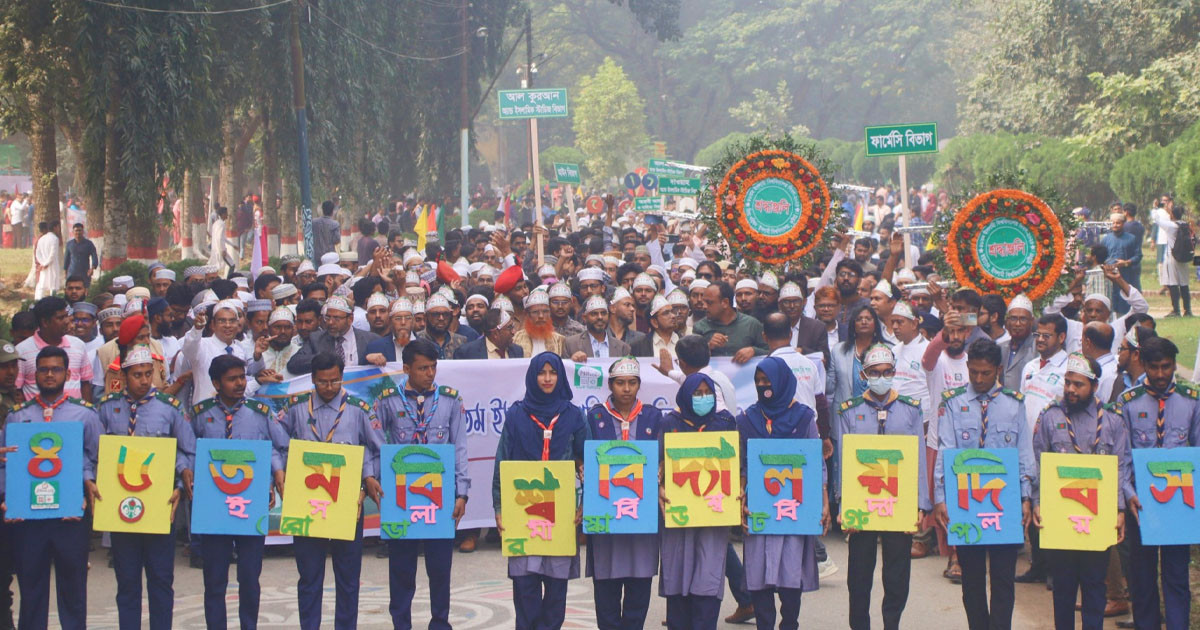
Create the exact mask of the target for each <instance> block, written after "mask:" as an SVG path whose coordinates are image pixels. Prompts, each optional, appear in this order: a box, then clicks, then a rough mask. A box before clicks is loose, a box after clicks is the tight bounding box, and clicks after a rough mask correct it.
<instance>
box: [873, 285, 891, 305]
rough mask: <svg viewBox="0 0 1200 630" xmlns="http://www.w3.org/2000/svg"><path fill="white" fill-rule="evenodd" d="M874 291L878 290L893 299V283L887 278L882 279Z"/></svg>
mask: <svg viewBox="0 0 1200 630" xmlns="http://www.w3.org/2000/svg"><path fill="white" fill-rule="evenodd" d="M872 291H873V292H874V291H878V292H880V293H882V294H884V295H886V296H887V299H889V300H890V299H892V283H891V282H888V281H887V280H880V281H879V283H878V284H876V285H875V288H874V289H872Z"/></svg>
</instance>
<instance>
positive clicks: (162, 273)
mask: <svg viewBox="0 0 1200 630" xmlns="http://www.w3.org/2000/svg"><path fill="white" fill-rule="evenodd" d="M154 279H155V280H170V281H171V282H174V281H175V272H174V271H171V270H170V269H167V268H166V267H163V268H162V269H155V270H154Z"/></svg>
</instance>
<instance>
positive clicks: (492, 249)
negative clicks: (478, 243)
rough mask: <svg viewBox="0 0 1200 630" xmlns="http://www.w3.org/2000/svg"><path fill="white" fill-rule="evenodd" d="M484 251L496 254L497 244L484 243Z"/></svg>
mask: <svg viewBox="0 0 1200 630" xmlns="http://www.w3.org/2000/svg"><path fill="white" fill-rule="evenodd" d="M483 252H484V253H485V254H495V253H496V246H495V245H492V244H491V243H488V244H487V245H484V246H483Z"/></svg>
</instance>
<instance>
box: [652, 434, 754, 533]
mask: <svg viewBox="0 0 1200 630" xmlns="http://www.w3.org/2000/svg"><path fill="white" fill-rule="evenodd" d="M739 448H740V442H739V441H738V434H737V432H736V431H715V432H713V433H667V434H666V435H664V436H663V454H664V459H665V461H664V464H663V476H664V477H665V479H663V487H664V488H665V492H666V495H667V506H666V508H665V510H666V513H665V514H664V515H663V519H664V522H665V523H666V526H667V527H718V526H723V525H740V524H741V523H742V505H741V501H739V500H738V495H739V494H741V488H742V480H741V468H740V466H739V464H738V450H739Z"/></svg>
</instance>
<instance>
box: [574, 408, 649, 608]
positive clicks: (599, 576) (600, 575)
mask: <svg viewBox="0 0 1200 630" xmlns="http://www.w3.org/2000/svg"><path fill="white" fill-rule="evenodd" d="M587 423H588V430H589V434H590V436H591V439H593V440H655V441H657V440H658V429H659V425H660V424H661V423H662V412H661V411H659V410H658V408H657V407H655V406H653V405H646V404H643V403H642V402H641V401H638V402H637V404H636V405H635V406H634V409H633V411H632V413H631V418H629V419H628V420H626V419H625V418H623V417H621V415H620V414H619V413H618V412H617V411H616V408H615V407H613V406H612V402H611V401H609V402H606V403H604V404H601V405H596V406H595V407H592V409H591V411H589V412H588V414H587ZM649 473H650V471H647V474H649ZM655 473H657V471H655ZM653 491H654V489H653V488H651V489H650V491H649V492H653ZM646 497H647V499H649V500H657V497H652V496H650V495H649V494H646ZM657 573H658V534H591V535H589V536H588V539H587V573H586V575H587V576H588V577H590V578H592V591H593V595H594V596H595V601H596V626H597V627H598V628H599V629H600V630H627V629H634V628H641V627H642V626H643V625H645V623H646V613H647V612H648V611H649V609H650V595H651V590H650V589H651V583H652V582H653V581H654V576H655V574H657Z"/></svg>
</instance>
